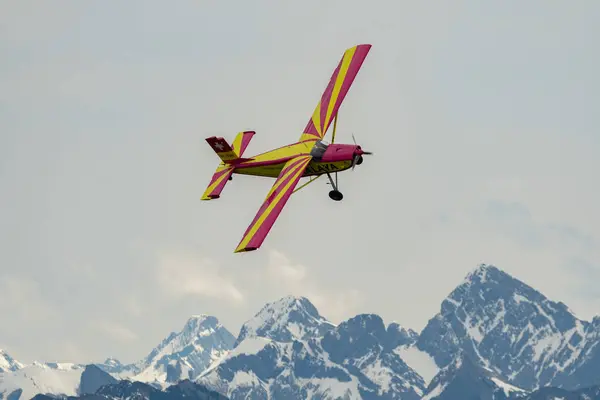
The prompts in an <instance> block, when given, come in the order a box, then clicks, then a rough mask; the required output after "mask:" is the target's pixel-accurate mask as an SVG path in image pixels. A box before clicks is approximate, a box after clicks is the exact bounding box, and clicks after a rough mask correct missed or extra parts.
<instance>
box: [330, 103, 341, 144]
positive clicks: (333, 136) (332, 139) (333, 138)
mask: <svg viewBox="0 0 600 400" xmlns="http://www.w3.org/2000/svg"><path fill="white" fill-rule="evenodd" d="M339 113H340V112H339V111H338V112H337V114H335V118H334V119H333V134H332V135H331V144H333V143H334V142H335V129H336V128H337V119H338V115H339Z"/></svg>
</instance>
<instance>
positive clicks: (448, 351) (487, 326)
mask: <svg viewBox="0 0 600 400" xmlns="http://www.w3.org/2000/svg"><path fill="white" fill-rule="evenodd" d="M598 322H600V321H598V320H595V321H594V322H593V323H589V322H587V321H582V320H580V319H578V318H577V317H575V315H574V314H573V313H572V312H571V311H570V310H569V309H568V307H567V306H566V305H564V304H563V303H556V302H554V301H551V300H549V299H547V298H546V297H545V296H544V295H542V294H541V293H540V292H538V291H536V290H535V289H533V288H531V287H530V286H528V285H526V284H524V283H523V282H521V281H519V280H517V279H515V278H513V277H511V276H510V275H508V274H506V273H504V272H502V271H501V270H499V269H498V268H496V267H494V266H489V265H481V266H479V267H478V268H477V269H475V270H474V271H473V272H471V273H470V274H468V275H467V277H466V278H465V280H464V281H463V283H462V284H460V285H459V286H458V287H457V288H456V289H455V290H454V291H453V292H452V293H450V295H449V296H448V297H447V298H446V299H445V300H444V301H443V302H442V305H441V310H440V312H439V313H438V314H437V315H436V316H435V317H433V318H432V319H431V320H430V321H429V323H428V324H427V326H426V327H425V329H424V330H423V331H422V332H421V334H420V336H419V339H418V341H417V347H418V348H419V349H421V350H423V351H426V352H427V353H428V354H430V355H431V356H432V357H433V358H434V359H435V361H436V363H437V364H438V366H440V367H441V368H443V367H446V366H447V365H449V364H451V363H453V362H455V360H456V358H457V355H458V354H460V353H461V352H464V353H465V354H466V355H467V356H469V357H470V358H471V359H472V360H475V361H476V362H477V363H479V364H480V365H482V366H483V367H486V368H487V369H489V370H492V371H494V372H495V373H497V374H498V375H499V376H502V377H504V378H503V379H504V380H506V381H507V382H509V383H511V384H513V385H515V386H517V387H521V388H524V389H527V390H533V389H536V388H537V387H540V386H548V385H559V384H560V385H561V386H565V387H567V388H576V387H578V386H579V385H591V384H594V383H599V382H600V373H598V371H600V348H599V347H598V346H597V345H598V343H600V341H599V335H598Z"/></svg>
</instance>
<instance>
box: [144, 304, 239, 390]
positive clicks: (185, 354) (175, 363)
mask: <svg viewBox="0 0 600 400" xmlns="http://www.w3.org/2000/svg"><path fill="white" fill-rule="evenodd" d="M234 341H235V337H234V336H233V335H232V334H231V333H230V332H229V331H228V330H227V329H226V328H225V327H223V325H221V323H220V322H219V320H218V319H217V318H216V317H213V316H210V315H205V314H201V315H193V316H192V317H190V318H189V319H188V320H187V321H186V323H185V324H184V326H183V328H182V329H181V331H179V332H171V334H169V335H168V336H167V337H166V338H165V339H164V340H163V341H162V342H161V343H160V344H159V345H158V346H157V347H156V348H154V350H152V352H150V354H148V356H147V357H146V358H145V359H144V360H143V361H141V362H140V363H139V364H138V368H139V370H141V372H140V373H139V374H137V375H135V376H134V377H133V379H134V380H140V381H143V382H159V383H165V382H175V381H178V380H181V379H193V378H195V377H196V376H197V375H198V374H200V373H201V372H202V371H203V370H204V369H205V368H207V367H208V366H209V365H210V364H211V363H212V362H213V361H215V360H216V359H219V358H220V357H222V356H223V355H224V354H225V353H226V352H227V351H228V350H230V349H231V348H232V347H233V343H234Z"/></svg>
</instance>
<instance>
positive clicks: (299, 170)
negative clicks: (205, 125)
mask: <svg viewBox="0 0 600 400" xmlns="http://www.w3.org/2000/svg"><path fill="white" fill-rule="evenodd" d="M311 159H312V157H311V156H309V155H300V156H298V157H295V158H292V159H291V160H289V161H288V162H287V163H286V164H285V166H284V167H283V169H282V170H281V173H280V174H279V177H277V179H276V180H275V183H274V184H273V187H272V188H271V190H270V191H269V194H267V197H266V198H265V201H264V202H263V204H262V206H261V207H260V209H259V210H258V213H257V214H256V216H255V217H254V220H252V223H251V224H250V226H248V229H246V232H245V233H244V236H243V237H242V240H241V241H240V244H239V245H238V247H237V248H236V249H235V253H240V252H244V251H252V250H256V249H258V248H259V247H260V246H261V244H262V242H263V241H264V240H265V238H266V237H267V234H268V233H269V231H270V230H271V227H272V226H273V224H274V223H275V220H277V217H278V216H279V214H280V213H281V210H282V209H283V206H285V203H287V201H288V199H289V198H290V196H291V195H292V192H293V191H294V188H295V187H296V185H297V184H298V181H299V180H300V178H301V177H302V175H303V174H304V170H305V169H306V166H307V165H308V163H309V162H310V160H311Z"/></svg>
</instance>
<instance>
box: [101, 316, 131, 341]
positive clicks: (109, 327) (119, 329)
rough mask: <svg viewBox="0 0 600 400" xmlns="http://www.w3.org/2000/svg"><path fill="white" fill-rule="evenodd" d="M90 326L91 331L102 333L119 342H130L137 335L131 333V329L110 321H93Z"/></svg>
mask: <svg viewBox="0 0 600 400" xmlns="http://www.w3.org/2000/svg"><path fill="white" fill-rule="evenodd" d="M90 326H91V328H92V329H96V330H99V331H102V332H103V333H104V334H107V335H109V336H110V337H111V338H113V339H114V340H116V341H119V342H131V341H133V340H136V339H137V338H138V335H137V334H136V333H135V332H133V331H131V329H129V328H127V327H125V326H123V325H120V324H117V323H115V322H112V321H108V320H103V321H93V322H91V323H90Z"/></svg>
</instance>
